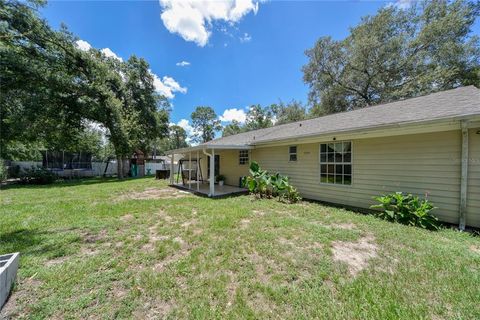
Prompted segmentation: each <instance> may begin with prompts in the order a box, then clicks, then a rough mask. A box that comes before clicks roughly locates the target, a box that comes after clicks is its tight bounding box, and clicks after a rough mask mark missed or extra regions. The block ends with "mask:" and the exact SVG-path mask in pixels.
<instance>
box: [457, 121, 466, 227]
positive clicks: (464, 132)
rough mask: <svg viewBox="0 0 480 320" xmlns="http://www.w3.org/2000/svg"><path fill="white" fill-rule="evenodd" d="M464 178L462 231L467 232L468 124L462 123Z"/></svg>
mask: <svg viewBox="0 0 480 320" xmlns="http://www.w3.org/2000/svg"><path fill="white" fill-rule="evenodd" d="M461 166H462V176H461V179H460V219H459V226H458V228H459V229H460V230H465V224H466V216H467V186H468V123H467V121H466V120H463V121H462V164H461Z"/></svg>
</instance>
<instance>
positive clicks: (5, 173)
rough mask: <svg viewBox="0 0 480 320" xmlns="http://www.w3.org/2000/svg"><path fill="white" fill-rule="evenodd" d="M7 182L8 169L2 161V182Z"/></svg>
mask: <svg viewBox="0 0 480 320" xmlns="http://www.w3.org/2000/svg"><path fill="white" fill-rule="evenodd" d="M5 180H7V167H6V166H5V163H4V162H3V160H2V159H0V181H5Z"/></svg>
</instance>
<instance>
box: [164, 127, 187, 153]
mask: <svg viewBox="0 0 480 320" xmlns="http://www.w3.org/2000/svg"><path fill="white" fill-rule="evenodd" d="M168 139H169V140H170V149H180V148H186V147H188V143H187V131H185V129H183V128H182V127H180V126H177V125H173V126H171V127H170V137H169V138H168Z"/></svg>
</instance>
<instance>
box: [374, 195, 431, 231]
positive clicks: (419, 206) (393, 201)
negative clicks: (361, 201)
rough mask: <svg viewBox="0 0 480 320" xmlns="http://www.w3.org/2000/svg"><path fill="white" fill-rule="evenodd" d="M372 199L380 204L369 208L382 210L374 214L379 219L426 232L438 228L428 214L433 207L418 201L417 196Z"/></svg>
mask: <svg viewBox="0 0 480 320" xmlns="http://www.w3.org/2000/svg"><path fill="white" fill-rule="evenodd" d="M374 199H375V200H377V201H378V202H380V204H376V205H373V206H371V208H381V209H383V210H382V211H379V212H377V213H375V215H376V216H377V217H379V218H380V219H383V220H387V221H391V222H398V223H401V224H405V225H410V226H416V227H420V228H423V229H428V230H438V228H439V226H440V224H439V221H438V219H437V218H436V217H435V216H433V215H432V214H431V213H430V211H432V210H433V209H435V207H434V206H433V205H432V204H431V203H430V202H428V200H427V199H420V198H419V197H418V196H414V195H412V194H410V193H409V194H406V193H402V192H395V193H391V194H387V195H383V196H380V197H375V198H374Z"/></svg>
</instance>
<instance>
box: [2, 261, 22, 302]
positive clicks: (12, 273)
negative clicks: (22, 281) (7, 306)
mask: <svg viewBox="0 0 480 320" xmlns="http://www.w3.org/2000/svg"><path fill="white" fill-rule="evenodd" d="M19 258H20V253H18V252H16V253H10V254H4V255H2V256H0V309H1V308H2V307H3V305H4V303H5V301H7V298H8V296H9V294H10V290H11V289H12V286H13V283H14V282H15V278H16V277H17V270H18V260H19Z"/></svg>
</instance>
